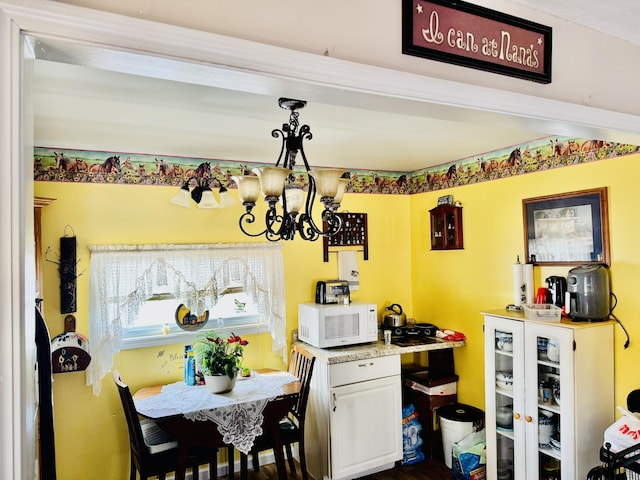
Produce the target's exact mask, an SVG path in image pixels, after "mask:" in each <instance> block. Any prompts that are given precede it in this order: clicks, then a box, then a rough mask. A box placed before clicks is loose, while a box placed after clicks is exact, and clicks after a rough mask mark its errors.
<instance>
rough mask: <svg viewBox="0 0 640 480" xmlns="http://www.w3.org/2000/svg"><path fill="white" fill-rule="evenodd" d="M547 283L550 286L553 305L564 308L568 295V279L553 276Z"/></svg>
mask: <svg viewBox="0 0 640 480" xmlns="http://www.w3.org/2000/svg"><path fill="white" fill-rule="evenodd" d="M545 282H547V285H548V286H549V295H550V297H551V303H553V304H554V305H555V306H556V307H560V308H562V307H564V301H565V296H566V294H567V279H566V278H564V277H556V276H551V277H548V278H547V279H546V280H545Z"/></svg>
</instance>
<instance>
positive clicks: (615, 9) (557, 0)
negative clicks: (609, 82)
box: [510, 0, 640, 45]
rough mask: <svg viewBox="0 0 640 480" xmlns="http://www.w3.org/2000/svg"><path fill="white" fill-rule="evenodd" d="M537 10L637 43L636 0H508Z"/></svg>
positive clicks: (639, 16)
mask: <svg viewBox="0 0 640 480" xmlns="http://www.w3.org/2000/svg"><path fill="white" fill-rule="evenodd" d="M510 1H511V2H513V3H517V4H519V5H524V6H526V7H529V8H531V9H532V10H536V11H539V12H544V13H547V14H549V15H552V16H554V17H558V18H562V19H564V20H565V21H566V22H567V23H575V24H578V25H583V26H585V27H589V28H592V29H593V30H597V31H599V32H601V33H606V34H607V35H611V36H613V37H618V38H622V39H624V40H628V41H629V42H630V43H632V44H634V45H640V28H638V26H639V25H640V3H639V2H638V0H606V1H605V0H510Z"/></svg>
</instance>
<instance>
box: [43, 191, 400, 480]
mask: <svg viewBox="0 0 640 480" xmlns="http://www.w3.org/2000/svg"><path fill="white" fill-rule="evenodd" d="M176 191H177V189H176V188H172V187H142V186H123V185H104V184H102V185H96V184H93V185H90V184H72V183H49V182H36V184H35V194H36V195H39V196H45V197H53V198H56V199H57V200H56V201H55V202H53V203H52V204H51V205H49V206H48V207H46V208H45V209H44V210H43V215H42V217H43V221H42V223H43V228H42V230H43V239H42V244H43V247H44V249H45V250H46V249H47V247H50V248H51V253H49V254H48V257H49V258H50V259H55V254H56V253H57V252H58V249H59V237H61V236H63V235H64V234H65V227H66V226H67V225H69V226H71V228H72V229H73V232H75V235H76V237H77V241H78V252H77V257H78V261H79V265H78V267H77V271H78V272H82V271H83V270H85V269H86V268H87V267H88V266H89V260H90V254H89V251H88V249H87V246H88V245H90V244H107V243H220V242H247V241H248V237H245V236H244V235H242V234H241V233H240V232H239V228H238V217H239V216H240V213H241V212H242V210H243V209H242V207H241V206H240V205H237V206H236V207H234V208H230V209H226V210H200V209H197V208H192V209H188V210H187V209H183V208H180V207H177V206H174V205H172V204H170V203H169V201H168V200H169V198H170V197H171V196H173V194H174V193H175V192H176ZM235 194H236V192H235V190H234V191H232V195H234V196H235ZM409 201H410V200H409V197H408V196H389V195H356V194H353V195H347V198H345V200H344V202H343V210H345V211H346V210H348V211H352V212H367V213H369V218H368V228H369V251H370V255H369V260H368V261H363V260H362V254H359V258H360V263H359V267H360V279H361V289H360V290H359V291H357V292H354V293H353V295H352V297H353V298H354V299H355V300H361V301H369V302H375V303H377V304H378V306H379V309H380V310H382V307H383V305H385V304H390V303H400V304H402V305H409V304H410V303H411V285H410V284H411V262H410V254H411V249H410V238H409V230H410V228H409V211H410V210H409ZM69 232H70V230H69V229H68V228H67V233H69ZM283 255H284V259H285V281H286V285H287V332H288V333H289V338H290V331H291V330H292V329H294V328H296V327H297V305H298V303H300V302H305V301H312V300H313V298H314V285H315V281H316V280H318V279H327V278H337V275H338V269H337V256H336V254H330V261H329V262H328V263H324V262H323V261H322V241H321V240H319V241H317V242H313V243H312V242H304V241H300V240H295V241H293V242H289V243H287V244H285V246H284V247H283ZM87 290H88V272H85V273H84V274H82V275H81V276H80V277H79V278H78V286H77V295H78V302H77V308H78V311H77V313H76V317H77V331H78V332H80V333H84V334H86V333H87V331H88V319H87V308H88V306H87ZM43 296H44V298H45V302H44V307H45V318H46V320H47V323H48V326H49V330H50V333H51V335H52V336H55V335H57V334H59V333H62V332H63V329H64V327H63V320H64V315H61V314H60V313H59V312H60V301H59V297H60V294H59V276H58V272H57V265H56V264H54V263H51V262H45V265H44V286H43ZM172 316H173V312H169V313H168V319H167V321H168V322H171V321H173V317H172ZM248 339H249V341H250V345H249V346H248V347H247V348H246V349H245V352H246V360H245V361H246V364H247V365H251V366H253V367H255V368H259V367H275V368H284V366H283V364H282V363H281V361H280V359H279V358H276V357H275V356H274V355H273V354H271V341H270V338H269V336H268V335H266V334H265V335H260V336H257V335H254V336H250V337H248ZM89 341H91V340H90V339H89ZM182 351H183V346H182V345H173V346H170V347H167V348H164V347H163V348H160V347H157V348H148V349H143V350H129V351H123V352H122V353H121V355H120V359H119V361H118V360H116V367H117V368H119V370H120V372H121V374H122V376H123V378H124V379H125V381H126V382H128V383H129V385H130V386H131V389H132V391H134V392H135V391H136V390H137V389H138V388H140V387H141V386H144V385H151V384H157V383H163V382H164V383H166V382H168V381H175V380H178V379H180V378H181V375H182V373H181V365H182V360H181V357H182ZM53 388H54V402H55V423H56V432H55V433H56V456H57V469H58V478H64V479H65V480H73V479H86V478H94V477H92V472H96V471H99V472H101V476H100V478H101V479H114V480H115V479H122V478H125V476H126V472H127V471H128V439H127V431H126V426H125V422H124V417H123V415H122V408H121V405H120V403H119V402H120V401H119V398H118V397H117V394H116V391H115V388H114V387H113V381H112V379H111V378H110V377H107V378H105V379H104V381H103V388H102V393H101V395H100V396H99V397H97V398H96V397H95V396H93V395H92V393H91V389H90V388H89V387H87V386H86V385H85V375H84V373H64V374H56V375H55V381H54V387H53Z"/></svg>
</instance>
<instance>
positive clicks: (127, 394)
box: [113, 370, 147, 456]
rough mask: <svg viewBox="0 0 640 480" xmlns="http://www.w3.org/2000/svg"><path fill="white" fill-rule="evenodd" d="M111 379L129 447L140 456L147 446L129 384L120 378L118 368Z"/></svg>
mask: <svg viewBox="0 0 640 480" xmlns="http://www.w3.org/2000/svg"><path fill="white" fill-rule="evenodd" d="M113 381H114V382H115V384H116V386H117V387H118V393H119V394H120V401H121V402H122V409H123V410H124V416H125V419H126V420H127V429H128V430H129V441H130V443H131V448H132V450H134V451H135V453H136V454H137V455H139V456H142V455H143V454H144V453H145V451H146V450H147V446H146V445H145V443H144V436H143V434H142V428H141V427H140V418H139V417H138V412H137V411H136V406H135V404H134V403H133V397H132V396H131V391H130V390H129V386H128V385H127V384H125V383H124V382H123V381H122V379H121V378H120V372H118V370H114V371H113Z"/></svg>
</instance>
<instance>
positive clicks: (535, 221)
mask: <svg viewBox="0 0 640 480" xmlns="http://www.w3.org/2000/svg"><path fill="white" fill-rule="evenodd" d="M522 214H523V217H524V251H525V258H527V259H531V260H532V263H534V264H537V265H541V264H542V265H576V264H585V263H604V264H605V265H609V261H610V258H609V213H608V204H607V189H606V187H603V188H597V189H593V190H582V191H579V192H571V193H563V194H560V195H548V196H545V197H537V198H527V199H524V200H522Z"/></svg>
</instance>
